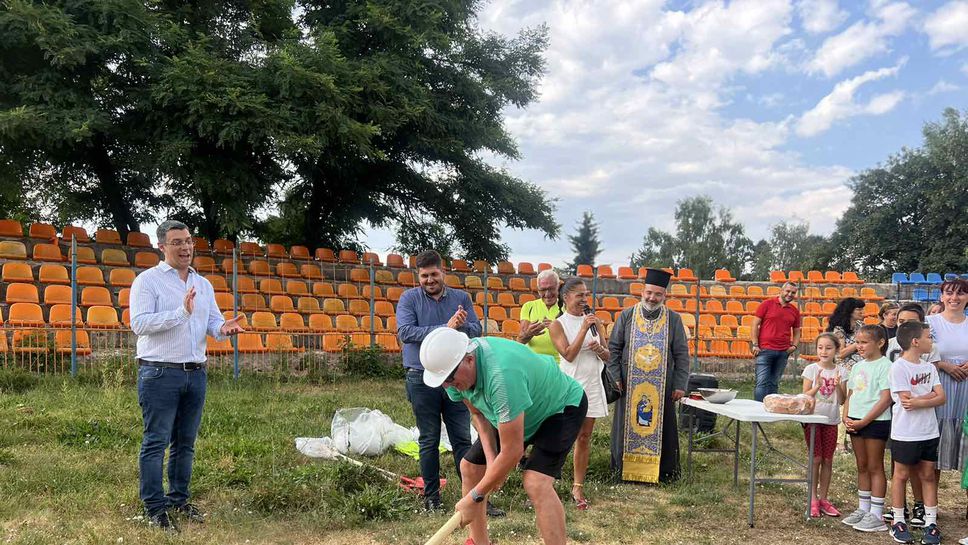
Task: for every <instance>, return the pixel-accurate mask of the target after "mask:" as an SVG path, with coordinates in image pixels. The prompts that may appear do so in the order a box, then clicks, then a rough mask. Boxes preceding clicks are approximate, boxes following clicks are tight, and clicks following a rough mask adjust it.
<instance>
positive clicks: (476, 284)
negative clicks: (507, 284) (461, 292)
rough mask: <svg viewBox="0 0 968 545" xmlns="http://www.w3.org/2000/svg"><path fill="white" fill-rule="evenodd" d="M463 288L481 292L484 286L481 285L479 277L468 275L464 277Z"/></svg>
mask: <svg viewBox="0 0 968 545" xmlns="http://www.w3.org/2000/svg"><path fill="white" fill-rule="evenodd" d="M464 287H465V288H467V289H469V290H482V289H484V284H482V283H481V277H479V276H473V275H468V276H465V277H464Z"/></svg>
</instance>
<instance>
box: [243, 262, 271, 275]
mask: <svg viewBox="0 0 968 545" xmlns="http://www.w3.org/2000/svg"><path fill="white" fill-rule="evenodd" d="M248 268H249V274H251V275H252V276H272V269H270V268H269V263H268V262H266V261H263V260H261V259H253V260H252V261H249V267H248Z"/></svg>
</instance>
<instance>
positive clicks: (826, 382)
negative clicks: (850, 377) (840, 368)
mask: <svg viewBox="0 0 968 545" xmlns="http://www.w3.org/2000/svg"><path fill="white" fill-rule="evenodd" d="M836 380H837V377H825V376H823V375H820V390H819V391H818V393H819V394H820V396H821V397H823V398H824V399H830V398H831V397H833V394H834V391H836V389H837V387H836V385H835V382H836Z"/></svg>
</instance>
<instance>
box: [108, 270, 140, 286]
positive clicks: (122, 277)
mask: <svg viewBox="0 0 968 545" xmlns="http://www.w3.org/2000/svg"><path fill="white" fill-rule="evenodd" d="M134 276H135V275H134V271H133V270H131V269H111V272H110V273H108V283H109V284H111V285H112V286H114V287H131V284H132V283H134Z"/></svg>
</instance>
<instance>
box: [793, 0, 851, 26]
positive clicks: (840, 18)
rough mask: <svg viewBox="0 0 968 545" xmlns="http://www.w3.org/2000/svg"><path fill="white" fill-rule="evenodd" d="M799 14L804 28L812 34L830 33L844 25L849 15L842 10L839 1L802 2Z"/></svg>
mask: <svg viewBox="0 0 968 545" xmlns="http://www.w3.org/2000/svg"><path fill="white" fill-rule="evenodd" d="M797 13H798V14H799V15H800V20H801V21H802V22H803V28H804V29H806V31H807V32H810V33H812V34H822V33H824V32H830V31H831V30H835V29H836V28H837V27H839V26H840V25H842V24H843V23H844V21H846V20H847V17H849V16H850V14H849V13H847V12H846V11H844V10H842V9H840V6H839V5H837V0H800V2H798V3H797Z"/></svg>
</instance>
